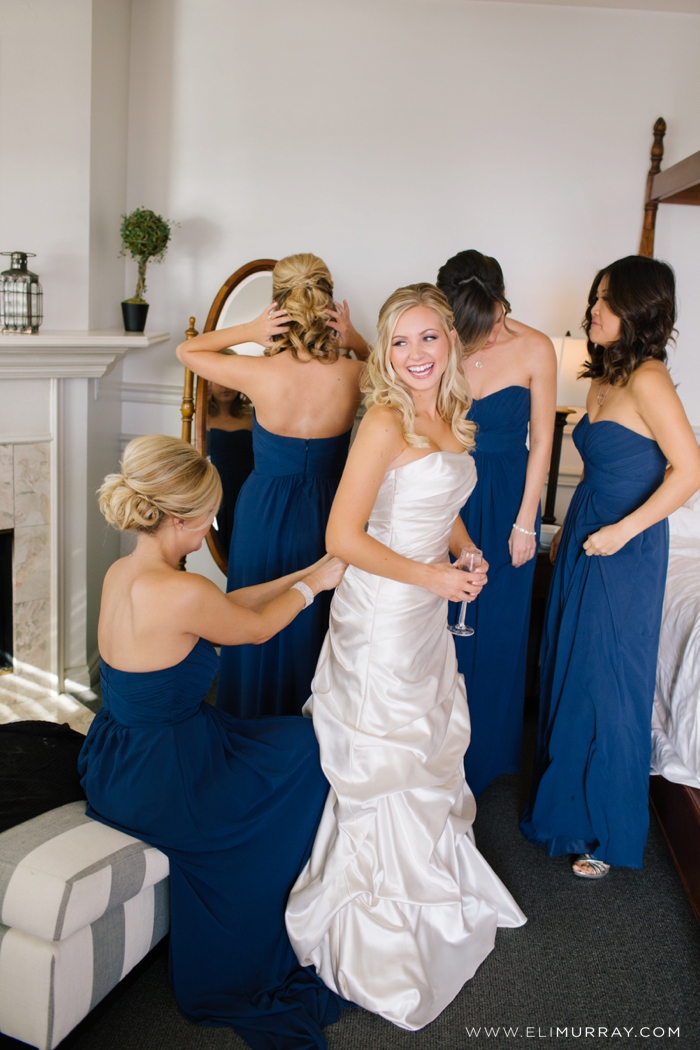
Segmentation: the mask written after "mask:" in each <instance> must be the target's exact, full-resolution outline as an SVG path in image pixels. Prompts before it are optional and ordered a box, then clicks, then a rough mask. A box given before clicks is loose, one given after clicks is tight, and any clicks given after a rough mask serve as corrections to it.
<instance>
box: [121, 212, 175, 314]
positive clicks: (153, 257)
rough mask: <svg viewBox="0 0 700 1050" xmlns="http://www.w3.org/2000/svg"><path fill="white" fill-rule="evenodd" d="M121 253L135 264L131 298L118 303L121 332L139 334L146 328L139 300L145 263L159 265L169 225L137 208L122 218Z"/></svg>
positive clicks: (145, 308) (143, 305)
mask: <svg viewBox="0 0 700 1050" xmlns="http://www.w3.org/2000/svg"><path fill="white" fill-rule="evenodd" d="M120 233H121V238H122V250H121V254H122V255H126V254H127V253H128V254H129V255H130V256H131V257H132V259H136V260H137V262H138V279H137V281H136V292H135V293H134V295H133V296H132V297H131V299H124V300H123V302H122V315H123V317H124V330H125V331H126V332H143V330H144V328H145V327H146V314H147V313H148V303H147V302H146V300H145V299H144V297H143V293H144V292H145V291H146V267H147V266H148V264H149V262H151V261H152V262H162V261H163V257H164V255H165V253H166V251H167V250H168V243H169V241H170V225H169V223H167V222H166V220H165V219H164V218H163V217H162V216H161V215H156V213H155V212H153V211H150V210H149V209H148V208H137V209H136V210H135V211H132V213H131V215H122V224H121V229H120Z"/></svg>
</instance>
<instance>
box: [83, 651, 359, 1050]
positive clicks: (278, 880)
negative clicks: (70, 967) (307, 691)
mask: <svg viewBox="0 0 700 1050" xmlns="http://www.w3.org/2000/svg"><path fill="white" fill-rule="evenodd" d="M216 664H217V659H216V653H215V652H214V649H213V648H212V646H211V645H210V644H209V643H208V642H205V641H201V640H200V641H199V642H198V643H197V645H196V646H195V647H194V649H193V650H192V651H191V652H190V654H189V655H188V656H187V657H186V658H185V659H184V660H183V661H182V662H181V663H179V664H176V665H175V666H174V667H167V668H165V669H164V670H161V671H150V672H147V673H144V674H135V673H130V672H126V671H118V670H115V669H114V668H113V667H109V666H108V665H107V664H105V663H103V664H102V702H103V707H102V710H101V711H100V712H99V713H98V714H97V716H96V718H95V719H94V721H93V723H92V725H91V726H90V731H89V733H88V735H87V739H86V741H85V744H84V746H83V750H82V752H81V756H80V763H79V765H80V773H81V776H82V780H81V783H82V786H83V788H84V790H85V794H86V795H87V798H88V803H89V805H88V810H87V812H88V814H89V815H90V816H91V817H94V818H95V820H101V821H102V822H103V823H105V824H109V825H111V826H112V827H115V828H118V829H119V830H120V831H125V832H127V833H128V834H130V835H135V836H137V837H138V838H142V839H145V841H146V842H149V843H151V844H152V845H154V846H157V847H158V848H159V849H161V850H162V851H163V852H164V853H166V854H167V855H168V857H169V859H170V902H171V934H170V979H171V982H172V985H173V988H174V990H175V995H176V998H177V1001H178V1005H179V1007H180V1009H181V1010H182V1012H183V1013H184V1014H185V1016H186V1017H188V1018H189V1019H190V1020H191V1021H197V1022H199V1023H201V1024H205V1025H211V1026H215V1027H216V1026H223V1025H230V1026H231V1027H232V1028H234V1029H235V1030H236V1031H237V1032H238V1034H239V1035H240V1036H242V1038H243V1039H245V1040H247V1042H248V1043H249V1044H250V1046H252V1047H254V1048H255V1050H315V1048H319V1047H325V1046H326V1041H325V1039H324V1037H323V1034H322V1032H321V1029H322V1028H323V1027H324V1026H325V1025H327V1024H331V1023H332V1022H333V1021H335V1020H337V1018H338V1015H339V1013H340V1010H341V1009H342V1007H343V1006H344V1005H345V1004H344V1003H342V1002H341V1000H340V999H338V998H337V997H336V996H335V995H333V993H332V992H329V991H328V989H327V988H326V987H325V986H324V985H323V984H322V983H321V981H320V980H319V978H318V977H317V976H316V974H315V973H314V972H313V971H312V970H310V969H303V968H302V967H300V966H299V964H298V962H297V960H296V957H295V955H294V952H293V951H292V948H291V945H290V944H289V940H288V939H287V934H286V931H285V928H284V906H285V901H286V898H287V894H288V892H289V889H290V887H291V886H292V885H293V883H294V880H295V879H296V877H297V875H298V874H299V871H300V870H301V868H302V866H303V865H304V863H305V861H306V859H307V857H308V855H309V850H310V848H311V843H312V841H313V836H314V832H315V830H316V825H317V823H318V818H319V816H320V813H321V810H322V807H323V802H324V799H325V797H326V793H327V790H328V785H327V784H326V781H325V779H324V777H323V774H322V772H321V769H320V766H319V763H318V750H317V745H316V740H315V738H314V735H313V730H312V726H311V724H310V723H309V722H308V721H307V720H306V719H303V718H268V719H255V720H251V721H241V720H239V719H234V718H231V717H230V716H229V715H226V714H222V713H221V712H219V711H216V710H215V709H214V708H212V707H210V706H209V705H208V704H206V703H204V702H203V697H204V696H205V695H206V693H207V691H208V689H209V688H210V686H211V683H212V681H213V678H214V674H215V673H216Z"/></svg>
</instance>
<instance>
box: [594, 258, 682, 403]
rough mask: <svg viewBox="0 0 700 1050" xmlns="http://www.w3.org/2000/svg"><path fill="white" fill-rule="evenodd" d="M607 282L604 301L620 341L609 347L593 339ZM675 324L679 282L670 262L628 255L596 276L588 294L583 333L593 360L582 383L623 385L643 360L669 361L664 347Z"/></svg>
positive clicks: (670, 336)
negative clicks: (597, 305) (595, 310)
mask: <svg viewBox="0 0 700 1050" xmlns="http://www.w3.org/2000/svg"><path fill="white" fill-rule="evenodd" d="M604 277H607V279H608V287H607V290H606V292H605V301H606V303H607V304H608V306H609V308H610V309H611V310H612V312H613V313H614V314H615V316H616V317H618V318H619V319H620V337H619V339H617V340H616V341H615V342H614V343H611V344H610V346H599V345H598V344H597V343H594V342H593V340H592V339H591V336H590V332H591V321H592V318H591V311H592V309H593V307H594V305H595V302H596V299H597V298H598V288H599V286H600V282H601V281H602V280H603V278H604ZM675 324H676V279H675V277H674V274H673V270H672V269H671V267H670V266H669V265H668V263H665V262H660V261H659V260H658V259H648V258H646V256H643V255H627V256H626V257H625V258H624V259H618V260H617V262H614V263H611V264H610V266H606V267H605V269H604V270H600V271H599V273H597V274H596V277H595V280H594V281H593V284H592V285H591V290H590V292H589V295H588V309H587V310H586V317H585V319H584V322H583V330H584V332H585V333H586V335H587V336H588V357H589V360H588V361H587V362H586V364H585V365H584V367H583V370H582V372H581V376H580V378H581V379H600V380H601V382H603V383H610V384H612V385H615V384H617V385H619V386H624V385H625V383H626V382H627V380H628V379H629V377H630V376H631V375H632V373H633V372H634V370H635V369H636V368H639V366H640V365H641V364H642V363H643V362H644V361H663V362H664V364H665V363H666V361H667V358H668V355H667V353H666V346H667V345H668V343H669V342H670V341H671V339H672V338H673V332H674V326H675Z"/></svg>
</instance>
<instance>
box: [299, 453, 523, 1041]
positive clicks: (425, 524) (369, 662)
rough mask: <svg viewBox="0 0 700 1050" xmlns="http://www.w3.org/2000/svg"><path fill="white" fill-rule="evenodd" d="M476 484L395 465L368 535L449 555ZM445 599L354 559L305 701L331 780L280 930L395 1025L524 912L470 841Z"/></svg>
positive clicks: (339, 987) (424, 464)
mask: <svg viewBox="0 0 700 1050" xmlns="http://www.w3.org/2000/svg"><path fill="white" fill-rule="evenodd" d="M475 483H476V468H475V466H474V461H473V459H472V457H471V456H470V455H468V454H467V453H462V454H461V455H460V454H457V453H451V452H436V453H432V454H430V455H428V456H425V457H424V458H422V459H419V460H415V461H414V462H412V463H409V464H407V465H405V466H403V467H399V468H397V469H395V470H391V471H389V472H388V473H387V474H386V476H385V477H384V480H383V481H382V485H381V487H380V490H379V494H378V496H377V501H376V503H375V506H374V509H373V511H372V515H371V518H370V522H369V528H368V531H369V534H370V535H371V536H374V537H375V538H376V539H378V540H380V541H381V542H382V543H384V544H386V545H387V546H388V547H391V548H392V549H393V550H395V551H398V552H399V553H400V554H403V555H405V556H406V557H407V558H413V559H414V560H416V561H422V562H440V561H445V560H447V556H448V540H449V535H450V531H451V529H452V525H453V523H454V521H455V518H456V517H457V514H458V513H459V510H460V508H461V507H462V506H463V505H464V503H465V502H466V500H467V498H468V496H469V494H470V492H471V491H472V489H473V488H474V485H475ZM446 614H447V602H446V601H445V600H444V599H442V598H438V597H436V596H435V595H433V594H431V593H430V592H429V591H427V590H424V589H423V588H422V587H414V586H409V585H407V584H403V583H396V582H394V581H393V580H387V579H384V578H382V577H380V576H372V575H370V574H369V573H366V572H362V571H361V570H359V569H356V568H354V567H352V566H351V567H350V568H348V570H347V572H346V573H345V577H344V579H343V581H342V583H341V584H340V586H339V587H338V589H337V591H336V593H335V596H334V598H333V604H332V607H331V618H330V627H329V630H328V634H327V636H326V640H325V643H324V646H323V649H322V651H321V656H320V658H319V663H318V667H317V670H316V676H315V678H314V680H313V684H312V696H311V699H310V700H309V702H308V703H307V705H306V708H305V711H304V713H305V714H308V713H309V710H310V712H311V713H312V714H313V720H314V729H315V731H316V735H317V737H318V741H319V746H320V753H321V765H322V766H323V771H324V773H325V774H326V777H327V778H328V780H329V782H330V785H331V790H330V792H329V795H328V799H327V801H326V807H325V810H324V812H323V816H322V818H321V824H320V826H319V829H318V833H317V836H316V841H315V843H314V847H313V850H312V853H311V858H310V860H309V862H308V864H307V865H306V867H305V868H304V870H303V871H302V873H301V875H300V876H299V879H298V880H297V882H296V885H295V886H294V889H293V890H292V892H291V895H290V898H289V903H288V907H287V917H286V921H287V929H288V931H289V936H290V939H291V942H292V945H293V946H294V949H295V951H296V954H297V956H298V958H299V960H300V962H301V963H302V965H305V966H307V965H309V964H313V965H314V966H315V967H316V970H317V971H318V973H319V975H320V976H321V978H322V979H323V980H324V981H325V983H326V984H327V985H328V987H329V988H332V989H333V990H334V991H336V992H338V994H339V995H341V996H343V997H344V998H345V999H349V1000H351V1001H353V1002H355V1003H357V1004H359V1005H360V1006H363V1007H365V1009H367V1010H371V1011H372V1012H373V1013H377V1014H381V1015H382V1016H383V1017H386V1018H387V1019H388V1020H390V1021H393V1022H394V1024H397V1025H400V1026H401V1027H402V1028H408V1029H411V1030H415V1029H418V1028H422V1027H423V1026H424V1025H426V1024H428V1023H429V1022H430V1021H432V1020H434V1018H435V1017H437V1016H438V1014H439V1013H440V1012H441V1011H442V1010H443V1009H444V1008H445V1007H446V1006H447V1005H448V1003H450V1002H451V1001H452V999H453V998H454V997H455V995H457V993H458V992H459V990H460V989H461V987H462V985H463V984H464V983H465V981H468V980H469V978H470V977H472V976H473V975H474V973H475V971H476V970H477V968H478V967H479V965H480V964H481V963H482V962H483V960H484V959H485V958H486V956H487V955H488V954H489V952H490V951H491V949H492V948H493V946H494V941H495V936H496V927H497V926H511V927H513V926H521V925H522V924H523V923H524V922H525V921H526V919H525V916H524V915H523V913H522V912H521V910H520V908H519V907H518V906H517V904H516V903H515V901H514V900H513V898H512V897H511V895H510V893H509V892H508V891H507V889H506V888H505V886H504V885H503V884H502V882H501V881H500V879H499V878H498V877H497V876H496V875H495V874H494V872H493V871H492V870H491V868H490V867H489V865H488V864H487V863H486V861H485V860H484V859H483V857H482V856H481V854H480V853H479V851H478V850H477V848H476V846H475V845H474V839H473V832H472V827H471V826H472V822H473V820H474V816H475V813H476V804H475V802H474V796H473V795H472V793H471V791H470V790H469V788H468V786H467V784H466V783H465V780H464V769H463V758H464V753H465V751H466V750H467V747H468V744H469V734H470V727H469V711H468V709H467V698H466V694H465V690H464V679H463V677H462V675H460V674H458V671H457V660H456V657H455V650H454V642H453V640H452V635H451V634H449V632H448V631H447V629H446V621H447V617H446Z"/></svg>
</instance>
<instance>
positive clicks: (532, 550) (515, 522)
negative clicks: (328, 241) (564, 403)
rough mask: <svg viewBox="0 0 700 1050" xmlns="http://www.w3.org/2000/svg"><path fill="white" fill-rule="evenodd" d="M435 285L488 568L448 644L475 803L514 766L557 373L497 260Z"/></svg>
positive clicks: (475, 531)
mask: <svg viewBox="0 0 700 1050" xmlns="http://www.w3.org/2000/svg"><path fill="white" fill-rule="evenodd" d="M437 285H438V288H440V289H441V291H443V292H444V293H445V295H446V296H447V298H448V300H449V302H450V306H451V307H452V310H453V313H454V316H455V326H456V328H457V331H458V333H459V336H460V338H461V340H462V342H463V344H464V346H465V348H466V351H467V353H466V355H465V357H464V363H463V367H464V373H465V375H466V377H467V380H468V382H469V385H470V387H471V391H472V396H473V399H474V400H473V401H472V406H471V409H470V412H469V418H470V419H472V420H474V422H475V423H476V424H477V432H476V451H475V452H474V459H475V461H476V468H477V474H478V481H477V484H476V488H475V489H474V492H473V493H472V495H471V497H470V499H469V502H468V503H467V505H466V506H465V507H464V509H463V510H462V518H463V520H464V524H465V525H466V527H467V531H468V533H469V535H470V537H471V538H472V540H473V541H474V543H475V544H476V545H477V547H479V548H481V550H483V552H484V555H485V557H486V559H487V560H488V562H489V586H488V588H485V589H484V592H483V593H482V594H481V595H480V596H479V600H478V601H477V602H473V603H471V604H470V605H469V606H468V612H467V622H468V623H469V624H470V625H471V626H472V627H474V629H475V634H474V635H473V636H472V637H469V638H458V637H455V645H456V647H457V658H458V661H459V669H460V671H461V672H462V674H463V675H464V678H465V682H466V687H467V700H468V703H469V713H470V717H471V723H472V736H471V743H470V745H469V750H468V751H467V754H466V757H465V761H464V768H465V773H466V777H467V783H468V784H469V785H470V787H471V789H472V791H473V792H474V794H475V795H476V796H478V795H479V794H480V793H481V792H482V791H483V790H484V788H486V787H488V785H489V784H490V783H491V781H492V780H493V779H494V777H496V776H498V775H499V774H500V773H517V772H518V770H519V769H520V751H521V743H522V725H523V704H524V697H525V665H526V658H527V636H528V627H529V621H530V596H531V592H532V578H533V573H534V569H535V554H536V553H537V544H538V533H539V523H540V517H539V510H540V497H541V494H542V487H543V485H544V480H545V477H546V474H547V468H548V466H549V457H550V453H551V448H552V433H553V429H554V410H555V402H556V372H557V365H556V356H555V353H554V347H553V346H552V343H551V340H550V339H548V338H547V336H546V335H543V334H542V332H538V331H536V330H535V329H534V328H529V327H528V326H527V325H525V324H521V322H520V321H515V320H513V319H512V318H511V317H509V316H508V315H509V314H510V303H509V302H508V300H507V298H506V293H505V287H504V282H503V272H502V270H501V267H500V266H499V264H498V262H497V261H496V260H495V259H492V258H490V257H489V256H487V255H482V254H481V252H477V251H473V250H471V251H464V252H460V253H459V254H458V255H455V256H454V257H453V258H452V259H449V260H448V262H446V263H445V265H444V266H443V267H442V268H441V269H440V272H439V273H438V279H437ZM528 429H529V447H528ZM452 614H453V615H454V610H452Z"/></svg>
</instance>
